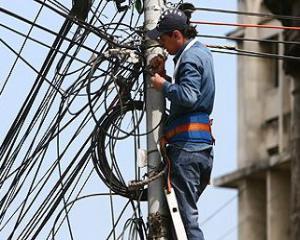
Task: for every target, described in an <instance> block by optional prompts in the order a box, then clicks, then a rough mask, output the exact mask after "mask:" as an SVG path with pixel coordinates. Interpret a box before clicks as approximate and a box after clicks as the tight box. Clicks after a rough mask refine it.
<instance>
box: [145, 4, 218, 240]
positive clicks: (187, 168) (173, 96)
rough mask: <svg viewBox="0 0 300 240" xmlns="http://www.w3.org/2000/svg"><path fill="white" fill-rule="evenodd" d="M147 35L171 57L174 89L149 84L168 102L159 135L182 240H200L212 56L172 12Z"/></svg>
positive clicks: (208, 164)
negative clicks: (162, 138)
mask: <svg viewBox="0 0 300 240" xmlns="http://www.w3.org/2000/svg"><path fill="white" fill-rule="evenodd" d="M147 35H148V37H149V38H150V39H153V40H158V41H159V43H160V45H161V46H162V47H163V48H165V49H166V51H167V52H168V53H169V54H170V55H175V57H174V63H175V70H174V77H173V78H174V79H173V80H174V83H171V82H169V81H167V80H166V79H165V77H163V76H161V75H160V74H158V73H156V74H154V76H152V77H151V84H152V86H153V87H154V88H155V89H156V90H158V91H162V92H163V94H164V96H165V97H166V98H167V99H168V100H169V101H170V102H171V106H170V115H169V117H168V120H167V122H166V124H165V126H164V133H165V138H166V139H167V142H168V146H167V154H168V157H169V158H170V160H171V183H172V187H173V189H174V191H175V194H176V197H177V201H178V206H179V210H180V213H181V218H182V221H183V224H184V226H185V229H186V232H187V236H188V239H189V240H204V236H203V233H202V231H201V229H200V228H199V224H198V209H197V201H198V199H199V197H200V195H201V193H202V192H203V190H204V189H205V187H206V186H207V184H208V183H209V179H210V173H211V170H212V163H213V149H212V148H213V147H212V146H213V142H214V140H213V137H212V135H211V131H210V125H211V124H210V120H209V115H210V114H211V112H212V109H213V103H214V95H215V81H214V71H213V60H212V55H211V53H210V51H209V50H208V49H207V48H206V47H205V46H204V45H202V44H201V43H200V42H198V41H197V40H196V39H195V37H196V35H197V32H196V30H195V28H194V27H193V26H191V25H190V24H189V19H188V18H187V16H186V15H185V14H184V13H183V12H182V11H180V10H178V9H173V10H167V11H165V12H164V13H163V14H162V15H161V17H160V19H159V22H158V24H157V26H156V28H155V29H153V30H151V31H149V32H148V33H147ZM152 62H153V61H152ZM154 62H155V61H154ZM160 69H161V66H160ZM158 72H163V71H161V70H160V71H158ZM173 238H174V237H173Z"/></svg>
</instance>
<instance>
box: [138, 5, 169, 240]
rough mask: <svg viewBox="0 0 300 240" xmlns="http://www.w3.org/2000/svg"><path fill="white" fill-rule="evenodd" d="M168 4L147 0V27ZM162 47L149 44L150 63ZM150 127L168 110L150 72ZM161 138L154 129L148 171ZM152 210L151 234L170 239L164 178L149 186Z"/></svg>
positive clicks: (154, 162)
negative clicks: (152, 81) (151, 83)
mask: <svg viewBox="0 0 300 240" xmlns="http://www.w3.org/2000/svg"><path fill="white" fill-rule="evenodd" d="M163 6H164V3H163V0H144V9H145V30H146V31H147V30H150V29H153V28H155V26H156V24H157V21H158V19H159V16H160V14H161V11H162V7H163ZM146 45H147V47H149V46H151V45H157V42H155V41H154V42H153V41H150V40H149V39H147V41H146ZM162 53H163V50H162V49H161V48H157V47H156V48H148V50H147V51H146V59H147V64H148V63H149V62H150V60H151V59H152V58H153V57H154V56H156V55H157V54H162ZM146 81H147V97H146V111H147V130H148V131H151V130H152V129H153V128H155V127H156V126H157V125H158V124H159V122H160V120H161V117H162V113H163V111H164V98H163V95H162V93H161V92H158V91H156V90H155V89H154V88H151V85H150V76H149V75H148V76H147V79H146ZM158 140H159V129H158V128H157V129H155V131H153V132H151V134H149V135H148V136H147V148H148V173H150V172H152V171H153V170H156V169H157V168H158V166H159V164H160V154H159V152H158V151H157V143H158ZM148 211H149V213H148V214H149V217H148V222H149V237H148V239H153V240H164V239H168V232H169V231H168V209H167V204H166V201H165V197H164V193H163V186H162V179H161V178H160V179H158V180H156V181H153V182H151V183H150V184H149V186H148Z"/></svg>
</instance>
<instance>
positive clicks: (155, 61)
mask: <svg viewBox="0 0 300 240" xmlns="http://www.w3.org/2000/svg"><path fill="white" fill-rule="evenodd" d="M149 67H150V69H151V72H152V73H153V74H155V73H158V74H159V75H160V76H162V77H165V76H166V69H165V58H164V57H163V55H161V54H159V55H157V56H155V57H154V58H152V59H151V60H150V63H149Z"/></svg>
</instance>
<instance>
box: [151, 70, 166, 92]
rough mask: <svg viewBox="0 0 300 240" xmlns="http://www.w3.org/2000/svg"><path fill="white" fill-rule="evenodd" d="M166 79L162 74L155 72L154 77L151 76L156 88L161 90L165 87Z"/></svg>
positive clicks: (153, 85) (152, 83)
mask: <svg viewBox="0 0 300 240" xmlns="http://www.w3.org/2000/svg"><path fill="white" fill-rule="evenodd" d="M165 81H166V79H164V78H163V77H162V76H160V75H159V74H158V73H155V74H154V76H153V77H151V85H152V87H153V88H155V89H156V90H159V91H160V90H161V89H162V88H163V85H164V82H165Z"/></svg>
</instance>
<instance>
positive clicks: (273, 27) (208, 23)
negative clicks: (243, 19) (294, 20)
mask: <svg viewBox="0 0 300 240" xmlns="http://www.w3.org/2000/svg"><path fill="white" fill-rule="evenodd" d="M191 23H193V24H201V25H202V24H203V25H214V26H230V27H242V28H268V29H277V30H294V31H300V27H294V26H276V25H268V24H245V23H225V22H210V21H191Z"/></svg>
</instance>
